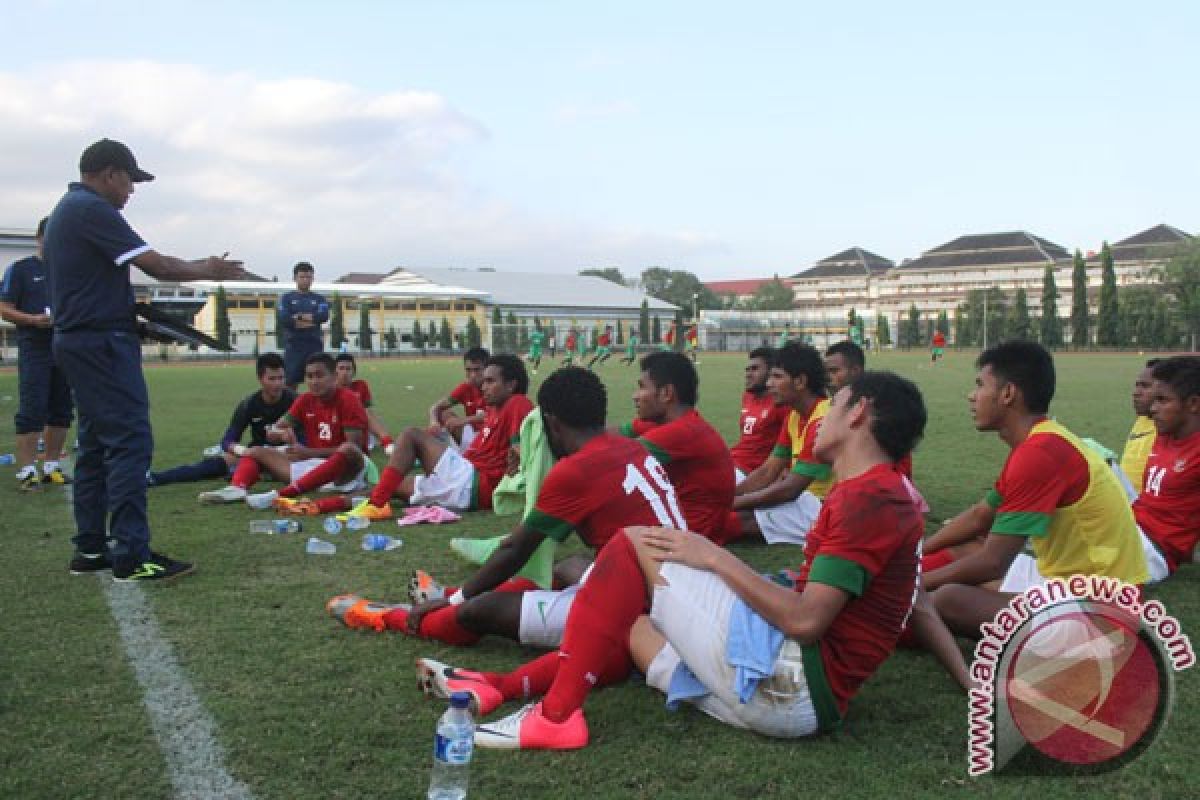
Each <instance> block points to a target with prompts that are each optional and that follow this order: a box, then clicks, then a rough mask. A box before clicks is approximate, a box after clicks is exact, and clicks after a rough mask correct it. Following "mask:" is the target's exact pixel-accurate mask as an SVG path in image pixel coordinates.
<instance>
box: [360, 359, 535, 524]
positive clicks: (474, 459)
mask: <svg viewBox="0 0 1200 800" xmlns="http://www.w3.org/2000/svg"><path fill="white" fill-rule="evenodd" d="M528 390H529V376H528V375H527V374H526V373H525V365H524V364H523V363H522V362H521V359H519V358H517V357H516V356H513V355H508V354H502V355H497V356H492V357H491V358H489V359H488V361H487V366H486V367H484V370H483V384H482V387H481V389H480V391H481V392H482V393H483V402H484V404H485V408H486V414H485V417H484V420H483V427H482V429H481V430H480V432H479V434H478V435H477V436H476V437H475V438H474V439H472V440H471V444H470V446H469V447H467V448H466V450H465V451H464V452H462V453H459V452H458V450H456V449H455V448H454V447H451V446H450V445H448V444H447V443H446V442H445V440H443V439H441V438H439V437H437V436H433V435H432V434H430V433H429V432H428V431H427V430H424V429H422V428H408V429H407V430H405V431H404V432H403V433H402V434H400V436H398V437H397V438H396V440H395V441H394V442H393V443H392V454H391V455H390V456H389V457H388V463H387V467H386V468H385V469H384V470H383V474H381V475H380V476H379V483H378V484H377V485H376V486H375V488H374V489H373V490H372V492H371V496H370V498H369V499H368V500H367V501H366V502H365V503H362V504H361V505H360V506H359V507H358V508H355V509H354V510H353V511H351V512H350V514H351V515H352V516H362V517H367V518H368V519H390V518H391V517H392V506H391V498H392V497H393V496H398V497H400V498H401V499H402V500H404V501H406V502H412V503H413V504H414V505H421V504H429V503H436V504H437V505H440V506H445V507H446V508H450V509H454V510H455V511H477V510H480V509H488V508H491V507H492V492H493V491H494V490H495V488H496V484H497V483H499V482H500V479H501V478H502V477H503V476H504V472H505V470H506V468H507V462H508V455H509V449H510V447H511V445H512V442H513V440H514V439H516V437H517V434H518V432H519V431H520V429H521V422H522V421H523V420H524V419H525V415H526V414H528V413H529V412H530V411H531V410H532V409H533V404H532V403H530V402H529V398H528V397H526V396H525V393H526V392H527V391H528ZM418 459H420V461H421V468H422V469H423V470H424V474H417V475H409V474H408V473H409V470H411V469H412V468H413V467H414V466H415V465H416V463H417V460H418Z"/></svg>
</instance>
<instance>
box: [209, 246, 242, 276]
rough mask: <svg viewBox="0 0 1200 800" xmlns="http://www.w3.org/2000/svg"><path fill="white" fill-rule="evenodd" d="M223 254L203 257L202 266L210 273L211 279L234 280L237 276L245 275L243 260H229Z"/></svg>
mask: <svg viewBox="0 0 1200 800" xmlns="http://www.w3.org/2000/svg"><path fill="white" fill-rule="evenodd" d="M228 255H229V254H228V253H226V254H225V255H224V256H209V257H208V258H206V259H204V266H205V268H206V269H207V270H208V272H209V273H210V274H211V276H212V279H213V280H218V281H220V280H235V279H237V278H244V277H246V270H245V268H244V262H241V261H231V260H230V259H228V258H226V256H228Z"/></svg>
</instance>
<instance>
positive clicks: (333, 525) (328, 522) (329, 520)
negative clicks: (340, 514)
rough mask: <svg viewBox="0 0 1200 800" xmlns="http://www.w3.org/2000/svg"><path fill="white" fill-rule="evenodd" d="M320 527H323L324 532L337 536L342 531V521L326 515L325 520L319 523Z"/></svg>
mask: <svg viewBox="0 0 1200 800" xmlns="http://www.w3.org/2000/svg"><path fill="white" fill-rule="evenodd" d="M321 527H323V528H324V529H325V532H326V533H328V534H329V535H330V536H337V535H338V534H339V533H341V532H342V523H340V522H338V518H337V517H326V518H325V521H324V522H322V523H321Z"/></svg>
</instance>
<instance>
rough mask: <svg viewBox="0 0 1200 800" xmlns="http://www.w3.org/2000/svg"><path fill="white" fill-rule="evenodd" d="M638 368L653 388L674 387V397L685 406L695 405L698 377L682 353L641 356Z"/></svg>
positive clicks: (689, 361) (690, 361) (698, 384)
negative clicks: (645, 375)
mask: <svg viewBox="0 0 1200 800" xmlns="http://www.w3.org/2000/svg"><path fill="white" fill-rule="evenodd" d="M639 366H641V368H642V372H644V373H646V374H647V375H648V376H649V377H650V382H651V383H653V384H654V385H655V386H657V387H659V388H662V387H663V386H674V387H675V396H676V397H678V398H679V402H680V403H682V404H683V405H685V406H694V405H696V400H697V399H698V397H699V386H700V377H699V376H698V375H697V374H696V368H695V367H694V366H692V360H691V359H690V358H688V357H687V356H685V355H684V354H683V353H674V352H659V353H650V354H649V355H646V356H642V360H641V362H639Z"/></svg>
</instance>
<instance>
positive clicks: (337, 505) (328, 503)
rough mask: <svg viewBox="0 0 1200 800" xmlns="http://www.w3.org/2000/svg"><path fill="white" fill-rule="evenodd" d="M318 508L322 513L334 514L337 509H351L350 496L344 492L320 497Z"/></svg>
mask: <svg viewBox="0 0 1200 800" xmlns="http://www.w3.org/2000/svg"><path fill="white" fill-rule="evenodd" d="M317 510H318V511H320V512H321V513H322V514H332V513H333V512H335V511H349V510H350V498H349V497H347V496H346V495H344V494H335V495H333V496H331V497H318V498H317Z"/></svg>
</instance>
